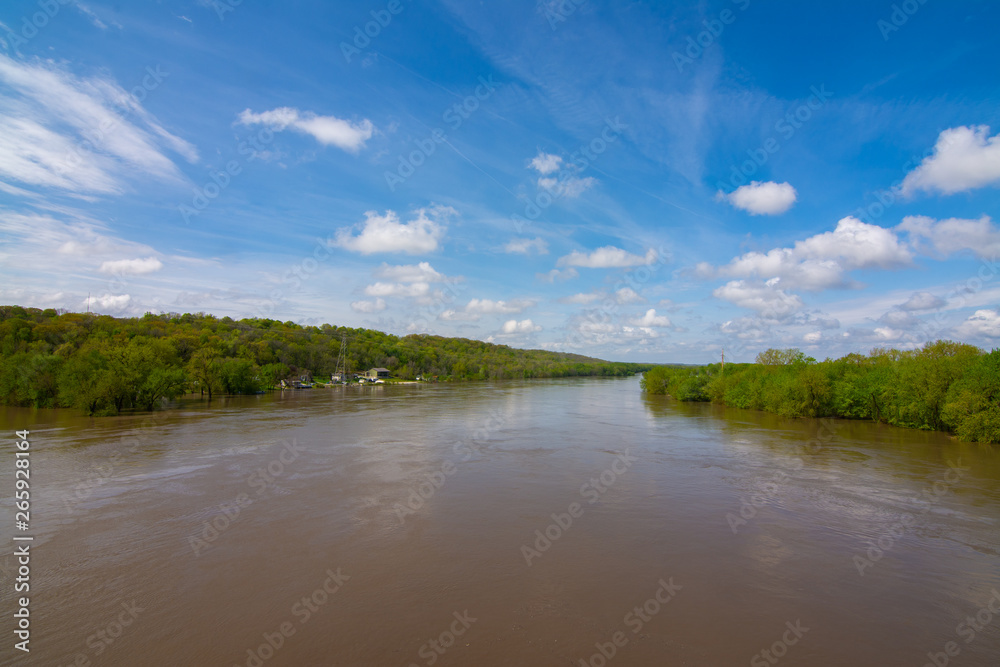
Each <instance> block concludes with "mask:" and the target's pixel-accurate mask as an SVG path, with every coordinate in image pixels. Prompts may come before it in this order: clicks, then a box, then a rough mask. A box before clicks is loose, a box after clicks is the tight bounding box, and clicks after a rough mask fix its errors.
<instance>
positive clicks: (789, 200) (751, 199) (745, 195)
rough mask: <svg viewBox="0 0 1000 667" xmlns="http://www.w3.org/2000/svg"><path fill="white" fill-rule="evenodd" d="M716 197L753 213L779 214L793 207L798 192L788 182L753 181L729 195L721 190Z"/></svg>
mask: <svg viewBox="0 0 1000 667" xmlns="http://www.w3.org/2000/svg"><path fill="white" fill-rule="evenodd" d="M716 198H717V199H719V200H724V201H728V202H729V203H730V204H732V205H733V206H735V207H736V208H738V209H742V210H744V211H747V212H749V213H750V214H751V215H778V214H780V213H784V212H785V211H787V210H788V209H790V208H791V207H792V204H794V203H795V200H796V198H797V193H796V192H795V188H793V187H792V186H791V185H789V184H788V183H774V182H772V181H768V182H761V181H753V182H752V183H748V184H747V185H743V186H740V187H738V188H736V189H735V190H733V191H732V192H730V193H729V194H728V195H727V194H724V193H723V192H722V191H721V190H720V191H719V194H718V195H717V197H716Z"/></svg>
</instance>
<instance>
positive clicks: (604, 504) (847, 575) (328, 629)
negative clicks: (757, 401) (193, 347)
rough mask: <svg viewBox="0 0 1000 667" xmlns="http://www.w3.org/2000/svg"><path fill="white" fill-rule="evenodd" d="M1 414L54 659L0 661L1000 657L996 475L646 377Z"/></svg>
mask: <svg viewBox="0 0 1000 667" xmlns="http://www.w3.org/2000/svg"><path fill="white" fill-rule="evenodd" d="M0 423H2V426H3V428H5V429H6V430H7V431H8V432H11V433H12V432H13V430H14V429H21V428H29V429H30V430H31V435H32V447H33V454H32V456H33V459H32V484H33V487H32V488H33V490H34V495H33V498H32V500H33V503H34V504H33V507H32V510H33V512H32V514H33V519H34V521H33V526H32V528H33V531H34V534H35V542H34V543H33V547H32V549H33V558H32V591H31V592H32V615H33V616H32V618H33V626H32V627H33V629H34V634H33V636H32V640H33V641H32V648H33V650H32V653H31V654H30V658H28V659H25V658H21V657H20V656H13V655H11V653H12V652H11V651H10V650H9V648H4V649H3V652H2V653H0V655H2V656H3V660H4V663H3V664H31V665H68V664H73V662H74V660H78V659H79V658H78V656H83V658H82V659H85V660H89V661H90V662H91V664H94V665H178V664H187V665H250V666H252V665H296V666H299V665H410V664H417V665H429V664H440V665H448V664H454V665H459V664H461V665H470V664H471V665H559V664H566V665H580V664H581V662H582V664H591V665H600V664H603V663H604V662H605V661H608V662H609V664H610V663H611V662H613V663H614V664H620V665H653V664H656V665H660V664H677V665H720V664H747V663H750V662H751V661H757V664H771V663H769V662H768V656H770V657H771V658H773V659H775V660H777V659H778V658H779V657H780V660H781V663H782V664H789V665H793V664H801V665H821V666H822V665H843V664H862V665H868V664H871V665H897V664H900V665H904V664H911V665H922V664H924V663H926V662H927V661H928V660H929V659H930V658H928V652H930V653H931V654H936V653H940V652H942V651H944V650H945V647H946V645H947V643H948V642H955V645H954V647H957V648H958V649H959V650H960V654H959V657H954V658H952V659H953V660H954V661H955V664H963V665H990V664H995V659H996V656H997V655H998V654H1000V615H996V616H995V618H993V620H992V621H990V622H989V623H983V621H982V619H983V618H985V616H981V618H980V621H979V623H980V625H979V627H980V628H981V629H979V630H974V629H971V626H961V625H960V624H962V623H963V622H964V621H965V619H966V618H967V617H968V616H970V615H972V616H975V614H976V613H977V612H978V611H979V610H981V609H984V608H987V609H988V607H986V605H987V603H988V602H989V599H990V596H991V595H992V592H993V591H994V590H1000V530H998V529H1000V455H998V449H996V448H992V447H990V446H982V445H974V444H968V443H960V442H956V441H954V440H952V439H950V438H948V437H946V436H945V435H943V434H940V433H925V432H917V431H908V430H902V429H895V428H891V427H886V426H881V425H875V424H870V423H863V422H844V421H839V420H837V421H819V420H787V419H783V418H780V417H776V416H774V415H767V414H762V413H756V412H748V411H740V410H734V409H728V408H723V407H720V406H713V405H704V404H678V403H676V402H673V401H671V400H669V399H666V398H664V397H656V396H644V395H642V394H641V393H640V392H639V389H638V381H637V379H635V378H630V379H606V380H605V379H581V380H551V381H526V382H510V383H504V384H485V383H484V384H468V385H422V386H399V387H390V386H384V387H383V386H380V387H366V388H360V387H341V388H336V389H328V390H326V389H323V390H313V391H297V392H284V393H280V394H274V395H266V396H254V397H238V398H229V399H223V400H216V401H213V402H212V403H211V404H210V405H209V404H207V403H204V402H201V401H187V402H182V403H181V404H180V405H179V406H178V407H177V409H175V410H171V411H166V412H158V413H154V414H152V415H129V416H122V417H115V418H104V419H90V418H86V417H81V416H79V415H74V414H71V413H66V412H54V411H35V410H22V409H10V408H8V409H4V410H3V412H2V413H0ZM2 455H3V457H4V460H7V461H12V460H13V449H12V446H11V444H10V441H9V440H8V441H6V442H5V444H4V451H3V454H2ZM623 456H624V457H626V458H625V459H623V458H622V457H623ZM616 461H617V462H618V463H616ZM624 461H627V462H628V465H625V463H624ZM5 498H9V496H5ZM12 520H13V506H12V502H11V501H10V500H8V501H7V502H6V505H5V506H4V511H3V513H2V518H0V525H2V526H3V527H4V529H5V530H6V533H5V534H8V535H10V534H12V532H13V526H12V525H11V523H12ZM526 550H527V551H526ZM6 553H7V556H6V558H5V559H4V561H3V563H2V564H3V566H4V568H5V570H4V571H5V575H9V574H10V573H11V572H12V569H11V568H12V567H13V566H14V561H13V559H12V557H11V556H10V549H8V550H7V552H6ZM526 553H531V554H534V555H532V556H531V557H528V558H526V556H525V554H526ZM529 563H530V564H529ZM4 579H5V581H6V580H8V577H7V576H5V577H4ZM11 588H12V587H10V586H4V587H3V589H2V591H0V602H2V605H3V610H4V613H9V611H10V610H12V609H13V604H14V600H13V592H12V590H11ZM994 605H996V603H994ZM126 621H127V623H126ZM970 632H971V633H972V636H971V637H970ZM793 640H794V641H793ZM763 651H767V652H768V653H767V655H765V654H764V653H763ZM606 656H613V657H611V658H610V660H608V658H607V657H606ZM761 660H763V661H764V662H760V661H761ZM81 664H82V663H81Z"/></svg>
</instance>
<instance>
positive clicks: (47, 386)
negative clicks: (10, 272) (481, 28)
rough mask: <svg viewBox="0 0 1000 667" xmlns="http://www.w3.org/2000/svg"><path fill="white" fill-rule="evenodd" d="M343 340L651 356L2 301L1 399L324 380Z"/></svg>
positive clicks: (444, 371)
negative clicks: (112, 313)
mask: <svg viewBox="0 0 1000 667" xmlns="http://www.w3.org/2000/svg"><path fill="white" fill-rule="evenodd" d="M342 340H346V367H347V370H348V372H364V371H365V370H367V369H369V368H372V367H384V368H388V369H389V370H390V371H391V372H392V374H393V375H394V376H395V377H398V378H402V379H413V378H415V377H416V376H424V377H425V378H433V379H436V380H440V381H458V380H501V379H511V378H542V377H565V376H583V375H605V376H608V375H618V376H623V375H632V374H635V373H637V372H640V371H643V370H646V369H648V368H651V365H650V364H646V365H642V364H630V363H613V362H607V361H602V360H600V359H593V358H590V357H584V356H580V355H575V354H565V353H558V352H549V351H545V350H521V349H516V348H511V347H508V346H506V345H494V344H490V343H484V342H482V341H477V340H469V339H465V338H443V337H440V336H431V335H424V334H414V335H410V336H404V337H399V336H394V335H391V334H387V333H382V332H380V331H375V330H371V329H351V328H347V327H336V326H332V325H329V324H324V325H323V326H320V327H314V326H301V325H298V324H296V323H294V322H278V321H276V320H269V319H243V320H233V319H231V318H229V317H223V318H221V319H219V318H216V317H214V316H212V315H206V314H204V313H198V314H179V313H169V314H160V315H156V314H152V313H147V314H146V315H144V316H143V317H134V318H115V317H110V316H107V315H95V314H91V313H70V312H65V311H56V310H52V309H48V310H40V309H37V308H23V307H20V306H0V404H5V405H14V406H34V407H67V408H77V409H79V410H82V411H84V412H85V413H86V414H89V415H108V414H118V413H120V412H122V411H123V410H153V409H154V408H158V407H161V406H163V405H164V404H165V403H166V402H167V401H169V400H170V399H173V398H176V397H178V396H182V395H184V394H188V393H191V392H195V393H197V394H198V395H199V396H205V397H206V398H207V399H208V400H211V398H212V396H213V395H218V394H248V393H257V392H260V391H264V390H267V389H270V388H273V387H275V386H276V385H278V383H279V382H280V381H281V380H283V379H290V378H300V377H301V376H303V375H307V376H310V377H315V378H316V379H318V380H321V381H322V380H328V379H329V378H330V375H331V374H332V373H333V372H334V371H336V370H337V361H338V355H339V354H340V350H341V341H342Z"/></svg>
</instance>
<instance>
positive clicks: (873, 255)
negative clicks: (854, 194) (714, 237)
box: [697, 217, 912, 290]
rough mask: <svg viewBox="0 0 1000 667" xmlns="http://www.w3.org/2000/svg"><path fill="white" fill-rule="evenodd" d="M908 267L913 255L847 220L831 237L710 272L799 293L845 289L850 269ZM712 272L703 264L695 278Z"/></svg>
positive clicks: (886, 234) (892, 237)
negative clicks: (779, 284) (780, 284)
mask: <svg viewBox="0 0 1000 667" xmlns="http://www.w3.org/2000/svg"><path fill="white" fill-rule="evenodd" d="M911 262H912V254H911V253H910V251H909V250H908V249H907V248H906V246H905V245H904V244H902V243H900V241H899V238H898V237H897V236H896V234H895V233H893V231H892V230H889V229H885V228H884V227H879V226H877V225H869V224H867V223H864V222H861V221H860V220H857V219H856V218H853V217H846V218H843V219H842V220H840V221H839V222H838V223H837V228H836V229H835V230H834V231H832V232H824V233H822V234H817V235H816V236H811V237H809V238H807V239H805V240H803V241H796V242H795V245H794V247H792V248H775V249H773V250H770V251H768V252H767V253H761V252H756V251H754V252H748V253H746V254H745V255H742V256H740V257H737V258H735V259H733V260H732V261H731V262H730V263H729V264H727V265H725V266H723V267H720V268H719V269H718V271H716V272H715V273H716V274H717V275H721V276H726V277H733V278H737V277H742V278H759V279H770V278H782V279H783V280H785V282H786V283H787V284H790V285H794V286H795V287H798V288H801V289H806V290H823V289H828V288H830V287H845V286H848V284H849V283H848V281H847V279H846V277H845V275H844V274H845V273H846V272H847V271H850V270H854V269H871V268H883V269H890V268H896V267H901V266H907V265H909V264H910V263H911ZM711 273H712V271H711V269H710V267H708V266H707V265H699V267H698V269H697V274H698V275H699V276H706V275H710V274H711Z"/></svg>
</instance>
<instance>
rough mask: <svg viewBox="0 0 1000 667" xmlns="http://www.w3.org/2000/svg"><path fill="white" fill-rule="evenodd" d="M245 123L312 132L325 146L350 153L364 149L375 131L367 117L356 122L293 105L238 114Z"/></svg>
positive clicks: (241, 121)
mask: <svg viewBox="0 0 1000 667" xmlns="http://www.w3.org/2000/svg"><path fill="white" fill-rule="evenodd" d="M237 122H239V123H240V124H241V125H267V126H268V127H270V128H271V129H272V130H275V131H281V130H285V129H288V128H290V129H292V130H295V131H296V132H300V133H302V134H308V135H309V136H311V137H312V138H313V139H315V140H316V141H318V142H319V143H321V144H323V145H324V146H336V147H337V148H341V149H343V150H345V151H347V152H349V153H357V152H358V151H360V150H361V149H362V148H364V145H365V142H366V141H368V140H369V139H370V138H371V136H372V134H373V133H374V131H375V126H374V125H372V122H371V121H370V120H368V119H367V118H365V119H364V120H362V121H361V122H359V123H352V122H350V121H347V120H342V119H340V118H337V117H335V116H319V115H317V114H315V113H313V112H312V111H299V110H298V109H293V108H292V107H279V108H277V109H272V110H271V111H263V112H261V113H254V112H252V111H250V109H244V110H243V111H242V112H240V114H239V116H238V117H237Z"/></svg>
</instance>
